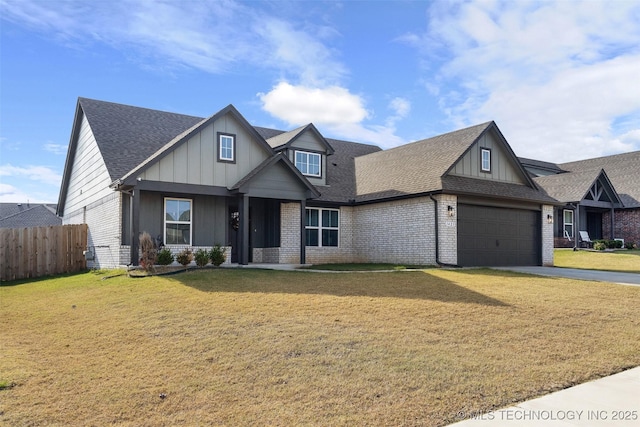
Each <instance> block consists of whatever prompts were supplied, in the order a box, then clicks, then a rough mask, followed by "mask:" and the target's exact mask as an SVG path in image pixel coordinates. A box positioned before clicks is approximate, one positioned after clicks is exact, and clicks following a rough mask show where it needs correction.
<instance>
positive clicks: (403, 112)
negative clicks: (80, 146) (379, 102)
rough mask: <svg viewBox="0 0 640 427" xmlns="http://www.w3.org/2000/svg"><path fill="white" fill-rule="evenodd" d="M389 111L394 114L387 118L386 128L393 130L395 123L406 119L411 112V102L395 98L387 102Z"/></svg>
mask: <svg viewBox="0 0 640 427" xmlns="http://www.w3.org/2000/svg"><path fill="white" fill-rule="evenodd" d="M389 109H390V110H392V111H393V113H394V114H393V115H391V116H390V117H388V118H387V121H386V126H387V127H393V128H395V126H396V123H397V122H398V121H400V120H402V119H404V118H405V117H407V115H408V114H409V112H410V111H411V102H409V100H408V99H405V98H400V97H396V98H393V99H392V100H391V102H389Z"/></svg>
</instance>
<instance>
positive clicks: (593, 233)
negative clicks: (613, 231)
mask: <svg viewBox="0 0 640 427" xmlns="http://www.w3.org/2000/svg"><path fill="white" fill-rule="evenodd" d="M587 232H588V233H589V238H590V239H591V240H595V239H602V213H600V212H587Z"/></svg>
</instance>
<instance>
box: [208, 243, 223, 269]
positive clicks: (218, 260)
mask: <svg viewBox="0 0 640 427" xmlns="http://www.w3.org/2000/svg"><path fill="white" fill-rule="evenodd" d="M226 251H227V248H223V247H222V246H220V245H215V246H214V247H213V248H211V250H210V251H209V258H210V259H211V264H213V265H215V266H216V267H219V266H220V264H222V263H223V262H225V260H226V257H225V256H224V255H225V252H226Z"/></svg>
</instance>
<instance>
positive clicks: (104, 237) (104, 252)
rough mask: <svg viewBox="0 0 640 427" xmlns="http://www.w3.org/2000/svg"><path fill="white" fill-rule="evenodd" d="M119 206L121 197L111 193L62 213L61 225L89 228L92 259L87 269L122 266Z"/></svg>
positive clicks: (89, 246)
mask: <svg viewBox="0 0 640 427" xmlns="http://www.w3.org/2000/svg"><path fill="white" fill-rule="evenodd" d="M121 203H122V202H121V193H119V192H113V193H111V194H109V195H107V196H105V197H103V198H102V199H100V200H98V201H96V202H93V203H91V204H89V205H87V206H86V207H85V208H83V209H78V210H76V211H74V212H70V213H68V214H67V213H66V212H65V215H64V217H63V219H62V223H63V224H83V223H86V224H87V225H88V226H89V237H88V245H87V246H88V249H92V250H93V251H94V254H95V259H94V260H92V261H87V267H88V268H116V267H118V266H120V265H122V264H121V253H120V252H121V251H120V240H121V238H120V236H121V230H122V215H121ZM127 260H128V257H127Z"/></svg>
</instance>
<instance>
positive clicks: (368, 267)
mask: <svg viewBox="0 0 640 427" xmlns="http://www.w3.org/2000/svg"><path fill="white" fill-rule="evenodd" d="M426 268H433V266H432V265H400V264H371V263H344V264H338V263H335V264H314V265H311V266H307V267H303V269H309V270H328V271H380V270H382V271H385V270H392V271H393V270H395V271H399V270H424V269H426Z"/></svg>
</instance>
